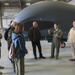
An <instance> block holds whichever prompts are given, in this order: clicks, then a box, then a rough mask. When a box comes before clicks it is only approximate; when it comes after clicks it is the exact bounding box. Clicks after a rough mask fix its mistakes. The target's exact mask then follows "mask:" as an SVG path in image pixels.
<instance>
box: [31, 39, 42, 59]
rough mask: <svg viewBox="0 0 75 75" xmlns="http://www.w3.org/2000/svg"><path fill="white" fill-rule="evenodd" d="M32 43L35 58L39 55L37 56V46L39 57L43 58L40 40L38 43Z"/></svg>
mask: <svg viewBox="0 0 75 75" xmlns="http://www.w3.org/2000/svg"><path fill="white" fill-rule="evenodd" d="M31 42H32V47H33V54H34V57H35V58H36V57H37V55H36V46H37V47H38V51H39V57H41V56H42V50H41V44H40V40H38V41H31Z"/></svg>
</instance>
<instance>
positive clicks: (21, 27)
mask: <svg viewBox="0 0 75 75" xmlns="http://www.w3.org/2000/svg"><path fill="white" fill-rule="evenodd" d="M23 31H24V24H23V23H18V24H16V26H15V27H14V33H16V34H22V33H23Z"/></svg>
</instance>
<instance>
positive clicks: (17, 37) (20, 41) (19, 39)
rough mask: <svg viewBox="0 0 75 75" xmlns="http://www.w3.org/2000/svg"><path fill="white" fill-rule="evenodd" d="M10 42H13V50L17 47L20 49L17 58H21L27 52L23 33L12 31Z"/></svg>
mask: <svg viewBox="0 0 75 75" xmlns="http://www.w3.org/2000/svg"><path fill="white" fill-rule="evenodd" d="M12 42H13V43H14V46H15V50H18V48H19V49H20V51H19V53H18V56H17V57H18V58H22V57H24V56H25V54H27V53H28V52H27V49H26V47H25V38H24V36H23V34H15V33H12Z"/></svg>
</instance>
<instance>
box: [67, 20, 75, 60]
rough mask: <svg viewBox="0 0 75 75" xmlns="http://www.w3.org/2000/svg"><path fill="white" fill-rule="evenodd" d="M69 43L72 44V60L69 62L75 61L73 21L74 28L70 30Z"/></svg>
mask: <svg viewBox="0 0 75 75" xmlns="http://www.w3.org/2000/svg"><path fill="white" fill-rule="evenodd" d="M68 42H70V43H71V49H72V58H71V59H69V60H70V61H75V20H74V21H73V27H72V28H71V29H70V31H69V33H68Z"/></svg>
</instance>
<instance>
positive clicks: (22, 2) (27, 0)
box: [0, 0, 71, 8]
mask: <svg viewBox="0 0 75 75" xmlns="http://www.w3.org/2000/svg"><path fill="white" fill-rule="evenodd" d="M38 1H64V2H69V1H71V0H0V5H1V7H21V8H23V7H26V6H28V5H31V4H33V3H36V2H38Z"/></svg>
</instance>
